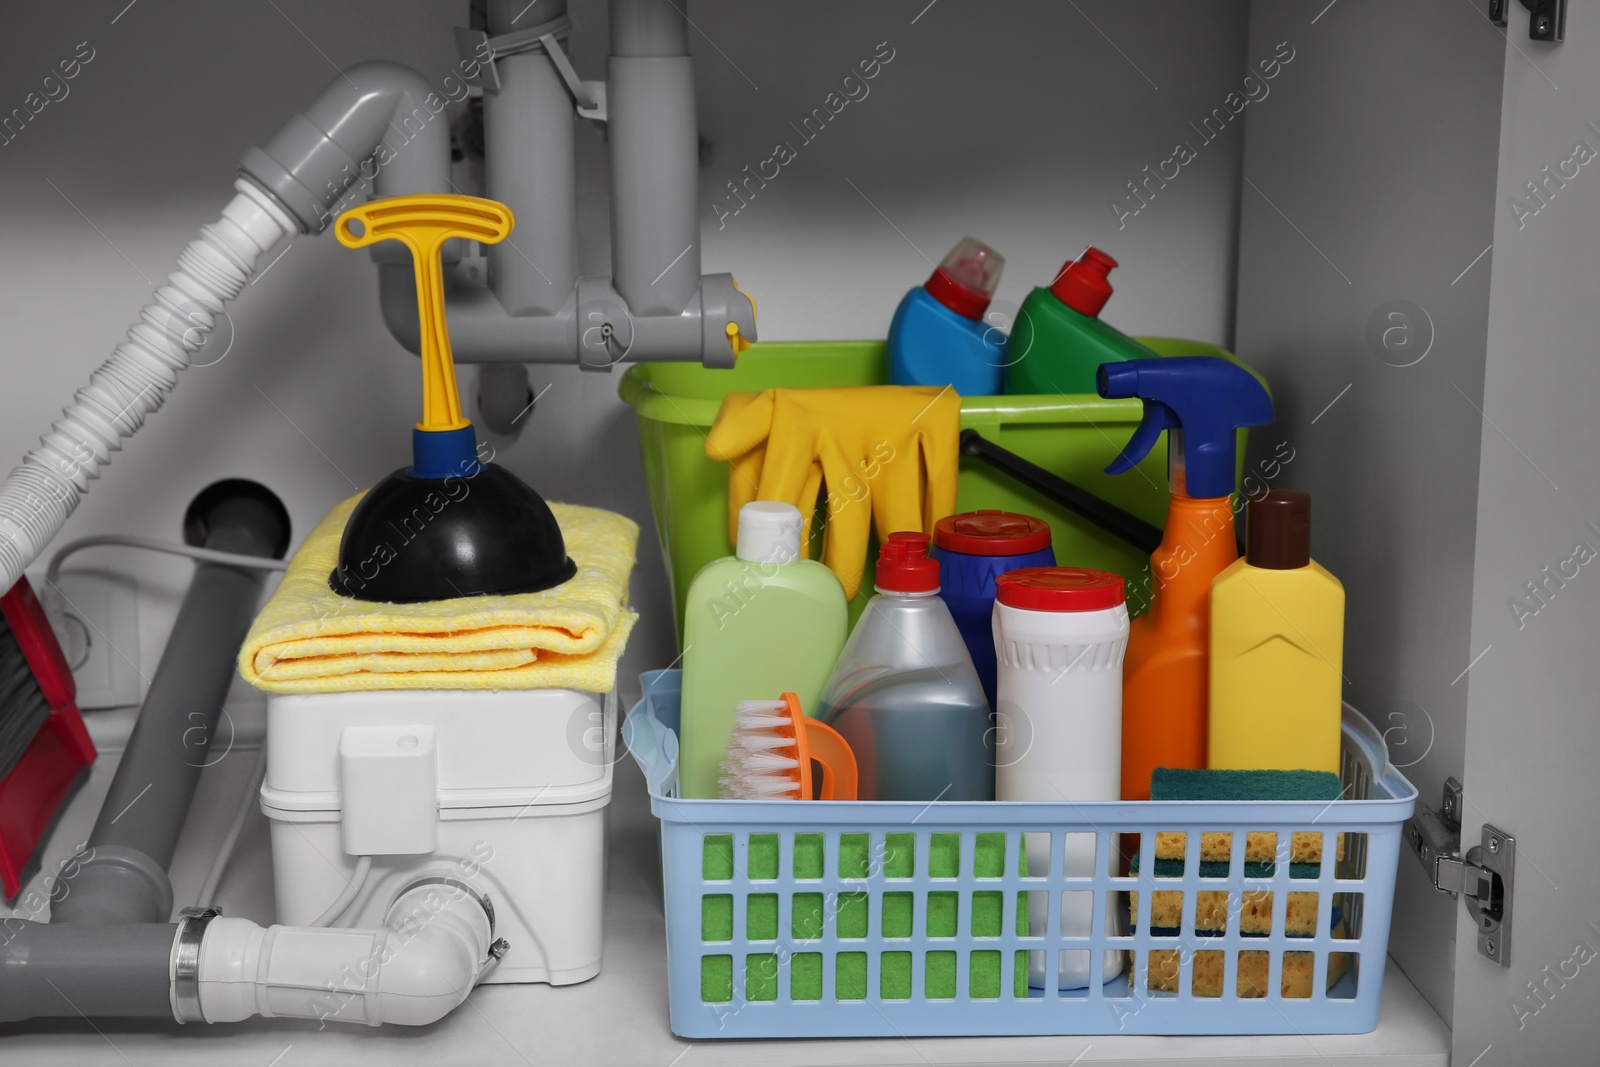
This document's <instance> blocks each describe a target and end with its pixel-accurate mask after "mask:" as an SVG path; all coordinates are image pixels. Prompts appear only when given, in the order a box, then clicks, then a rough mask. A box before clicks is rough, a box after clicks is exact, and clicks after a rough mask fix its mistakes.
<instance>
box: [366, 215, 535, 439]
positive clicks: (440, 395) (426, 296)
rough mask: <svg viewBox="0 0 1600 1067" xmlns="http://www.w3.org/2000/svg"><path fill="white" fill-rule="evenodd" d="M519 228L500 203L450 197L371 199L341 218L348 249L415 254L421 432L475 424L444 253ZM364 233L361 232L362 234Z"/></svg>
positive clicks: (495, 238) (492, 240)
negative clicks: (382, 245) (388, 247)
mask: <svg viewBox="0 0 1600 1067" xmlns="http://www.w3.org/2000/svg"><path fill="white" fill-rule="evenodd" d="M515 225H516V219H515V218H513V217H512V214H511V209H510V208H508V207H506V206H505V205H504V204H502V203H499V202H498V201H495V200H485V199H483V198H481V197H476V196H457V195H454V194H450V193H420V194H417V195H415V196H390V197H385V198H383V199H382V200H370V201H368V202H367V203H365V204H362V205H360V206H359V207H353V208H351V209H350V210H349V211H346V212H345V213H344V214H342V215H340V216H339V221H338V224H337V225H335V226H334V233H335V234H336V235H337V236H338V238H339V243H340V244H342V245H344V246H345V247H346V248H365V247H367V246H368V245H371V244H376V243H377V242H379V241H399V242H401V243H402V244H404V245H405V246H406V247H407V248H409V249H410V250H411V263H412V266H413V267H415V269H416V275H417V314H418V317H419V318H420V319H421V320H422V421H421V422H419V423H417V429H419V430H459V429H462V428H463V427H466V426H470V425H472V424H471V423H470V422H469V421H468V420H467V419H465V418H463V417H462V415H461V396H460V393H459V392H458V391H457V389H456V364H455V360H454V359H453V358H452V357H451V355H450V330H449V327H448V326H447V325H446V323H445V316H444V269H443V267H441V266H440V264H439V250H440V249H441V248H442V247H443V246H444V243H445V242H446V241H448V240H450V238H452V237H466V238H469V239H471V240H474V241H478V242H480V243H482V244H487V245H492V244H498V243H499V242H501V241H503V240H505V239H506V236H507V235H508V234H510V233H511V229H512V227H513V226H515ZM358 230H359V232H358Z"/></svg>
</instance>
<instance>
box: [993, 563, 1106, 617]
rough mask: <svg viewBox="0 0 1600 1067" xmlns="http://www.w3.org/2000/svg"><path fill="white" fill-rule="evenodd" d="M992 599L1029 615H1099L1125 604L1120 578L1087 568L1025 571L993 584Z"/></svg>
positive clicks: (1037, 568) (1027, 568)
mask: <svg viewBox="0 0 1600 1067" xmlns="http://www.w3.org/2000/svg"><path fill="white" fill-rule="evenodd" d="M994 585H995V599H997V600H999V601H1000V603H1002V604H1005V605H1006V606H1007V607H1013V608H1023V609H1025V610H1028V611H1100V610H1101V609H1103V608H1114V607H1116V606H1117V605H1118V604H1121V603H1124V602H1125V601H1126V597H1125V596H1124V595H1123V591H1122V585H1123V582H1122V575H1120V574H1112V573H1110V572H1109V571H1097V570H1091V569H1089V568H1088V567H1024V568H1023V569H1022V570H1019V571H1007V572H1006V573H1004V574H1002V575H1001V576H1000V577H998V578H996V579H995V580H994Z"/></svg>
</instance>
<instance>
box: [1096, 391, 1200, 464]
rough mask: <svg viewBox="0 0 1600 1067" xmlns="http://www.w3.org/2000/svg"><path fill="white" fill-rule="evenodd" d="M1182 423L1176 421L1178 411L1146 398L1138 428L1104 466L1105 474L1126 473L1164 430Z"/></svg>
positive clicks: (1154, 445) (1143, 455)
mask: <svg viewBox="0 0 1600 1067" xmlns="http://www.w3.org/2000/svg"><path fill="white" fill-rule="evenodd" d="M1182 425H1183V424H1182V423H1181V422H1179V421H1178V413H1177V412H1175V411H1173V410H1172V409H1171V408H1169V407H1167V405H1165V404H1163V403H1162V402H1161V401H1159V400H1146V401H1145V402H1144V418H1142V419H1140V420H1139V428H1138V429H1136V430H1134V431H1133V436H1132V437H1130V438H1128V443H1127V444H1125V445H1123V446H1122V451H1121V452H1119V453H1117V458H1116V459H1114V460H1112V461H1111V465H1110V466H1109V467H1107V468H1106V473H1107V474H1126V473H1127V472H1128V471H1131V470H1133V468H1135V467H1137V466H1138V465H1139V461H1140V460H1142V459H1144V457H1146V456H1148V455H1149V454H1150V450H1151V449H1152V448H1154V447H1156V442H1157V441H1159V440H1161V434H1162V431H1164V430H1175V429H1178V428H1179V427H1181V426H1182Z"/></svg>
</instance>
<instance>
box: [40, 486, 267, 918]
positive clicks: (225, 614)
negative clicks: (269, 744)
mask: <svg viewBox="0 0 1600 1067" xmlns="http://www.w3.org/2000/svg"><path fill="white" fill-rule="evenodd" d="M189 514H190V518H191V522H190V524H189V525H190V527H191V529H190V531H189V532H190V534H191V536H190V537H189V540H190V542H191V543H194V544H200V545H202V546H204V547H205V548H211V549H217V550H219V551H223V552H236V553H239V554H241V555H249V556H265V557H270V558H274V559H278V558H282V556H283V553H284V550H285V549H286V548H288V545H289V516H288V513H287V512H285V511H284V509H283V504H282V503H280V502H279V501H278V499H277V497H275V496H273V495H272V494H271V493H270V492H268V491H267V490H266V489H264V488H262V487H261V486H258V485H255V484H254V483H252V482H243V481H227V482H219V483H217V484H216V485H214V486H212V487H211V488H209V489H207V490H206V491H205V492H203V493H202V494H201V495H200V496H199V497H198V498H197V499H196V500H195V503H194V505H193V506H192V507H191V508H190V512H189ZM196 535H197V536H196ZM263 581H264V575H263V572H261V571H253V570H245V569H242V568H239V567H229V566H226V565H224V564H220V563H201V564H199V565H197V566H196V567H195V571H194V578H193V580H192V581H190V583H189V591H188V592H187V593H186V594H185V595H184V598H183V606H182V607H181V608H179V610H178V618H177V621H176V622H175V623H174V624H173V627H172V636H171V637H170V638H168V639H167V647H166V649H165V650H164V651H163V652H162V654H161V663H160V665H159V666H158V667H157V668H156V673H155V677H154V678H153V679H152V680H151V682H150V691H149V694H148V695H147V696H146V697H145V701H144V706H143V707H142V708H140V710H139V719H138V721H137V722H136V723H135V725H134V728H133V734H132V735H131V736H130V737H129V738H128V744H127V748H126V749H125V750H124V751H123V754H122V760H121V762H120V763H118V764H117V771H116V775H115V776H114V777H113V778H112V780H111V789H110V792H108V793H107V794H106V799H105V803H104V805H103V806H102V807H101V809H100V818H99V819H98V821H96V822H95V826H94V832H93V833H92V834H90V836H89V842H88V845H87V847H86V848H85V850H84V852H83V853H82V854H81V855H80V856H79V857H78V858H77V859H76V860H75V861H74V862H73V863H72V864H71V865H70V868H69V869H70V870H71V877H63V878H61V879H60V880H58V881H57V882H56V887H55V889H54V891H53V892H52V900H51V906H50V915H51V922H53V923H164V922H166V921H167V919H168V918H169V917H170V916H171V914H172V883H171V882H170V881H169V880H168V878H167V866H168V865H169V864H170V863H171V862H172V854H173V851H174V850H175V849H176V848H177V844H178V834H179V832H180V831H181V830H182V829H183V822H184V819H185V818H186V817H187V816H188V814H189V802H190V801H191V800H192V799H193V798H194V790H195V786H196V784H197V783H198V782H199V780H200V771H201V769H202V768H203V767H205V766H206V764H207V755H208V753H209V752H210V746H211V739H212V737H213V736H215V734H216V728H217V717H218V714H219V712H220V711H221V709H222V704H223V701H224V699H225V698H226V697H227V695H228V686H229V684H231V683H232V681H233V673H234V660H235V658H236V657H237V656H238V654H239V646H240V645H241V644H243V643H244V638H245V634H246V633H247V632H249V629H250V620H251V619H253V618H254V617H255V611H256V605H257V603H258V602H259V601H260V599H261V587H262V583H263Z"/></svg>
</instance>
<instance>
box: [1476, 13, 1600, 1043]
mask: <svg viewBox="0 0 1600 1067" xmlns="http://www.w3.org/2000/svg"><path fill="white" fill-rule="evenodd" d="M1508 6H1509V9H1510V23H1511V24H1510V26H1509V27H1508V29H1507V35H1508V39H1507V40H1506V42H1505V45H1504V51H1505V66H1504V79H1505V80H1504V100H1503V106H1502V109H1501V135H1500V161H1499V181H1498V189H1497V191H1496V196H1495V223H1494V250H1493V252H1492V253H1491V256H1490V258H1491V259H1492V281H1491V291H1490V296H1489V326H1488V358H1487V367H1486V375H1485V381H1484V387H1483V416H1484V422H1485V429H1484V433H1483V446H1482V453H1481V464H1480V476H1479V488H1478V515H1477V553H1476V562H1475V565H1474V569H1473V576H1472V581H1473V597H1472V601H1473V604H1472V647H1471V650H1470V656H1469V657H1468V659H1470V660H1476V663H1475V665H1474V666H1473V667H1472V670H1471V671H1470V672H1469V673H1468V675H1467V676H1466V677H1465V678H1463V679H1462V680H1461V682H1460V685H1462V686H1466V687H1467V690H1468V702H1467V745H1466V764H1465V773H1464V774H1463V775H1462V781H1463V783H1464V784H1465V787H1466V805H1465V809H1464V812H1463V820H1462V822H1463V826H1462V836H1463V838H1464V839H1466V840H1467V841H1468V842H1470V843H1477V842H1478V840H1479V827H1480V826H1481V824H1482V823H1484V822H1485V821H1488V822H1492V823H1494V824H1495V825H1496V826H1498V827H1500V828H1502V829H1504V830H1505V831H1507V832H1508V833H1511V834H1514V835H1515V836H1516V839H1517V845H1516V853H1517V859H1516V870H1515V895H1514V902H1513V906H1512V918H1513V928H1512V933H1513V936H1512V942H1511V952H1510V960H1509V964H1510V965H1509V967H1507V968H1501V967H1498V966H1495V965H1494V964H1493V963H1491V962H1490V961H1489V960H1487V959H1485V958H1483V957H1482V956H1480V955H1479V954H1478V951H1477V936H1476V934H1477V931H1476V929H1475V927H1474V926H1473V924H1472V922H1471V920H1470V919H1469V918H1468V917H1467V915H1466V912H1465V909H1461V913H1460V914H1459V915H1458V916H1457V919H1456V931H1457V940H1456V975H1455V1023H1454V1030H1455V1033H1454V1046H1455V1047H1454V1059H1453V1062H1455V1063H1459V1064H1462V1065H1463V1067H1465V1065H1469V1064H1479V1065H1480V1067H1495V1065H1498V1064H1524V1063H1527V1064H1558V1063H1561V1064H1565V1063H1593V1062H1594V1061H1595V1057H1596V1052H1595V1048H1596V1045H1597V1043H1600V1011H1597V1010H1596V1008H1597V1006H1600V889H1597V887H1600V823H1597V822H1596V815H1597V813H1600V773H1597V768H1596V766H1595V761H1596V758H1597V756H1600V709H1597V706H1596V705H1597V702H1600V640H1597V639H1600V418H1597V417H1596V414H1595V408H1596V406H1597V405H1600V128H1597V124H1600V11H1597V9H1596V7H1595V6H1594V5H1593V4H1587V3H1574V4H1572V5H1570V6H1571V14H1570V15H1569V17H1568V22H1567V40H1566V42H1565V43H1563V44H1556V45H1543V44H1535V43H1532V42H1530V41H1529V40H1528V39H1527V33H1528V30H1527V21H1528V20H1527V15H1526V13H1524V12H1523V11H1522V9H1521V8H1520V6H1519V5H1516V4H1511V5H1508ZM1464 665H1465V661H1463V666H1464Z"/></svg>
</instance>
